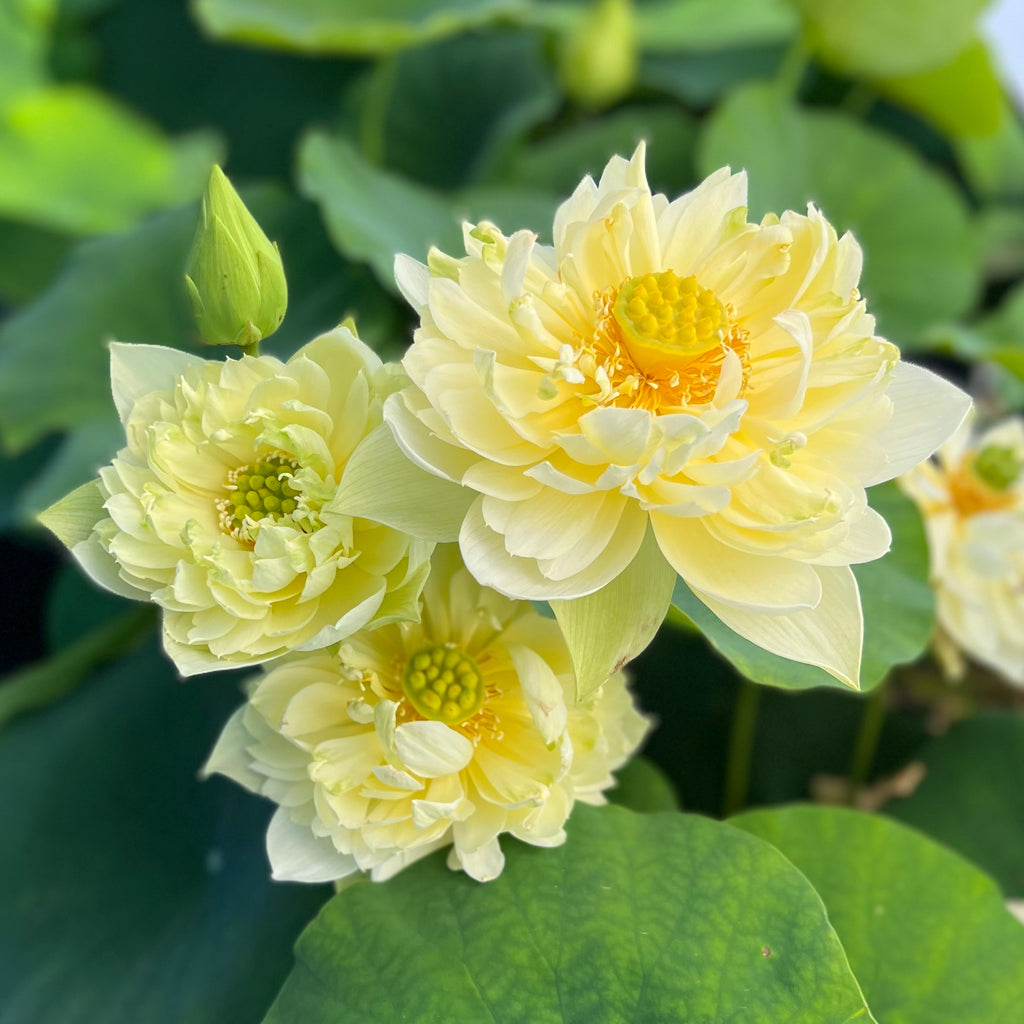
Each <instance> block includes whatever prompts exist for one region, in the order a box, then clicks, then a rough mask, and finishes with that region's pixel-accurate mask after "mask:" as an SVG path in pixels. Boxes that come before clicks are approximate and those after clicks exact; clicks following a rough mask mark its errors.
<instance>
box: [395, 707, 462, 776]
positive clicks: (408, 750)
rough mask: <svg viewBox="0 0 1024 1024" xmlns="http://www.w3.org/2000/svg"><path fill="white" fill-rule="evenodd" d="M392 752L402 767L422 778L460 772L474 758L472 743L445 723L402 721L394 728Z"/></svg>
mask: <svg viewBox="0 0 1024 1024" xmlns="http://www.w3.org/2000/svg"><path fill="white" fill-rule="evenodd" d="M395 751H396V752H397V754H398V757H399V758H400V759H401V762H402V764H403V765H404V766H405V767H406V768H407V769H408V770H409V771H410V772H412V773H413V774H415V775H419V776H420V777H421V778H424V779H433V778H436V777H437V776H439V775H448V774H450V773H451V772H459V771H462V769H463V768H465V767H466V765H467V764H469V762H470V760H471V759H472V757H473V744H472V743H470V742H469V740H468V739H466V737H465V736H463V735H462V733H459V732H456V731H455V730H454V729H450V728H449V727H448V726H447V725H445V724H444V722H430V721H416V722H405V723H404V724H402V725H400V726H398V728H397V729H395Z"/></svg>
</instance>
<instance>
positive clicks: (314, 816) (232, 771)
mask: <svg viewBox="0 0 1024 1024" xmlns="http://www.w3.org/2000/svg"><path fill="white" fill-rule="evenodd" d="M573 692H574V683H573V678H572V670H571V668H570V666H569V656H568V651H567V650H566V646H565V642H564V641H563V640H562V637H561V634H560V633H559V630H558V626H557V625H556V624H555V623H554V622H553V621H551V620H550V619H545V618H542V617H541V616H540V615H539V614H538V613H537V612H535V611H534V610H533V608H532V607H531V606H530V605H529V604H528V603H526V602H516V601H510V600H508V599H507V598H504V597H502V596H501V595H499V594H496V593H495V592H494V591H489V590H486V589H484V588H482V587H480V586H479V584H477V583H476V582H475V581H474V580H473V579H472V578H471V577H470V575H469V573H468V572H466V570H465V568H464V567H463V566H462V564H461V562H460V560H459V558H458V553H457V551H456V550H455V549H454V546H446V547H443V548H439V549H438V554H437V555H436V556H435V559H434V567H433V569H432V571H431V576H430V579H429V580H428V581H427V586H426V589H425V590H424V592H423V615H422V622H403V623H399V624H396V625H390V626H385V627H384V628H383V629H377V630H373V631H367V632H362V633H359V634H357V635H356V636H353V637H351V638H349V640H347V641H346V642H344V643H343V644H341V646H340V648H338V649H336V650H333V651H331V652H326V651H325V652H322V653H319V654H315V655H306V656H303V657H294V658H289V659H287V660H285V661H283V662H281V663H279V664H278V665H277V666H274V667H273V668H271V669H270V671H268V672H267V673H266V674H264V675H263V676H262V677H260V678H257V679H255V680H254V681H253V682H252V685H251V688H250V692H249V701H248V703H247V704H245V705H243V707H242V708H241V709H240V710H239V711H237V712H236V713H235V715H234V716H233V717H232V718H231V720H230V721H229V722H228V724H227V726H226V727H225V729H224V733H223V735H222V736H221V738H220V740H219V741H218V743H217V746H216V748H215V749H214V751H213V753H212V754H211V756H210V760H209V762H208V763H207V765H206V768H205V769H204V771H206V772H207V773H209V772H221V773H223V774H225V775H227V776H229V777H230V778H233V779H235V780H236V781H237V782H239V783H241V784H242V785H243V786H245V787H246V788H248V789H250V790H252V791H253V792H257V793H262V794H263V795H265V796H268V797H270V799H271V800H274V801H275V802H276V803H278V804H279V805H280V807H279V809H278V810H277V812H276V813H275V815H274V818H273V820H272V821H271V824H270V829H269V831H268V834H267V852H268V854H269V857H270V862H271V866H272V868H273V873H274V877H275V878H278V879H284V880H291V881H300V882H323V881H330V880H334V879H338V878H343V877H345V876H347V875H350V874H352V873H353V872H355V871H359V870H361V871H368V872H370V873H371V876H372V877H373V879H375V880H377V881H381V880H383V879H386V878H390V877H391V876H392V875H393V874H394V873H395V872H396V871H399V870H400V869H401V868H403V867H405V866H406V865H407V864H410V863H412V862H413V861H415V860H418V859H419V858H421V857H424V856H426V855H427V854H428V853H430V852H431V851H433V850H436V849H438V848H440V847H445V846H451V848H452V849H451V852H450V854H449V858H448V863H449V866H450V867H452V868H453V869H459V868H461V869H462V870H464V871H465V872H466V873H467V874H469V875H471V876H472V877H473V878H476V879H478V880H480V881H487V880H489V879H492V878H494V877H496V876H497V875H498V874H500V873H501V870H502V867H503V865H504V856H503V855H502V852H501V846H500V844H499V836H500V835H501V834H503V833H510V834H511V835H513V836H515V837H516V838H517V839H521V840H523V841H524V842H526V843H531V844H533V845H534V846H558V845H560V844H561V843H562V842H564V841H565V831H564V829H563V826H564V824H565V821H566V819H567V818H568V816H569V812H570V811H571V810H572V806H573V803H574V802H575V801H576V800H581V801H583V802H585V803H590V804H602V803H604V802H605V800H604V796H603V791H604V790H605V789H607V788H608V787H609V786H611V785H612V784H613V778H612V775H611V772H612V771H613V770H614V769H616V768H618V767H619V766H620V765H622V764H623V763H624V762H625V761H626V759H627V758H628V757H629V755H630V754H632V753H633V752H634V751H635V750H636V747H637V745H638V744H639V742H640V740H641V739H642V737H643V735H644V733H645V731H646V722H645V721H644V719H643V718H642V717H641V716H640V715H639V714H638V713H637V711H636V710H635V709H634V708H633V706H632V703H631V701H630V697H629V693H628V692H627V690H626V685H625V680H624V678H623V676H622V674H621V673H617V674H616V675H615V676H613V677H612V678H611V679H609V680H607V682H606V683H605V684H604V686H603V687H601V688H600V689H598V690H597V691H595V692H594V693H593V694H592V695H591V696H590V697H589V698H588V699H587V700H586V701H584V702H583V703H581V704H576V705H574V704H573Z"/></svg>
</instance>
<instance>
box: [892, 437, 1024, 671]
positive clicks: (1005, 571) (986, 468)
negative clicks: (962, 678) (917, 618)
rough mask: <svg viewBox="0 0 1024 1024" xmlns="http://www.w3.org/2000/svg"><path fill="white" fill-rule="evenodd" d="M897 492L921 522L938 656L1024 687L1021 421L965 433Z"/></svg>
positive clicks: (903, 482) (907, 478)
mask: <svg viewBox="0 0 1024 1024" xmlns="http://www.w3.org/2000/svg"><path fill="white" fill-rule="evenodd" d="M900 484H901V486H902V487H903V489H904V490H905V491H906V492H907V493H908V494H909V495H910V496H911V497H912V498H913V499H914V500H915V501H916V502H917V505H918V507H919V508H920V509H921V512H922V514H923V515H924V521H925V529H926V531H927V534H928V548H929V553H930V556H931V576H932V585H933V587H934V588H935V593H936V601H937V608H936V612H937V617H938V624H939V628H940V631H941V634H940V641H939V651H940V653H945V654H947V655H948V656H949V657H950V658H951V660H952V666H951V667H953V668H954V669H958V668H960V665H959V664H957V662H958V659H957V658H956V651H955V649H953V650H951V649H950V647H949V644H948V641H952V643H953V644H954V645H955V647H956V648H959V649H960V650H962V651H964V652H966V653H967V654H969V655H970V656H971V657H972V658H975V659H977V660H978V661H980V662H981V663H982V664H983V665H987V666H989V667H990V668H992V669H994V670H995V671H996V672H998V673H1000V674H1001V675H1002V676H1004V677H1005V678H1006V679H1007V680H1009V681H1010V682H1011V683H1015V684H1016V685H1018V686H1024V421H1021V420H1020V419H1017V418H1014V419H1009V420H1005V421H1003V422H1002V423H999V424H997V425H996V426H994V427H992V428H990V429H989V430H986V431H984V432H978V431H975V430H973V429H972V428H971V425H969V424H968V425H966V426H965V427H964V428H962V429H961V430H959V431H958V432H957V434H956V435H955V436H954V437H953V438H951V439H950V441H949V442H948V443H946V444H944V445H943V446H942V447H941V448H940V449H939V451H938V455H937V458H936V459H935V460H933V461H929V462H926V463H923V464H922V465H920V466H918V467H917V468H916V469H914V470H912V471H911V472H909V473H907V474H906V475H905V476H903V477H902V478H901V479H900Z"/></svg>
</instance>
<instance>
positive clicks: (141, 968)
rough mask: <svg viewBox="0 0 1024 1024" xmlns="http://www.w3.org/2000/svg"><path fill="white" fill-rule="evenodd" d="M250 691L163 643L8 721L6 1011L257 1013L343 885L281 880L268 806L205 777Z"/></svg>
mask: <svg viewBox="0 0 1024 1024" xmlns="http://www.w3.org/2000/svg"><path fill="white" fill-rule="evenodd" d="M240 699H241V694H240V693H239V691H238V689H237V682H236V681H235V677H232V678H225V677H218V678H216V679H215V680H210V679H204V680H202V681H200V682H198V683H188V684H184V683H181V682H180V681H179V680H177V679H176V678H175V675H174V670H173V668H172V667H171V666H170V663H169V662H168V661H167V660H166V659H165V658H164V657H162V656H161V655H160V653H159V652H158V651H156V650H155V649H154V647H153V646H152V645H150V646H149V647H148V648H147V649H146V650H144V651H141V652H139V653H137V654H134V655H132V656H131V657H129V658H128V659H126V660H124V661H123V662H121V663H120V664H119V665H118V666H116V667H115V668H110V669H107V670H105V671H103V672H102V673H100V674H99V675H98V676H97V677H95V678H94V679H92V680H91V681H89V682H88V683H87V684H85V685H84V686H83V687H82V688H81V689H79V690H78V692H76V693H75V694H73V695H72V696H71V697H69V698H68V699H67V700H66V701H65V702H64V703H62V704H61V705H60V706H59V707H56V708H53V709H51V710H49V711H47V712H45V713H41V714H36V715H34V716H32V717H31V718H27V719H23V720H22V721H20V722H16V723H14V724H12V725H11V726H9V727H8V729H7V730H6V731H5V732H4V733H3V735H2V741H0V801H2V803H3V806H4V807H5V808H6V810H7V824H8V827H9V828H10V830H11V832H10V833H9V834H10V835H16V836H17V837H18V841H17V842H6V843H4V844H3V845H2V847H0V922H2V924H0V949H2V950H3V955H2V956H0V992H3V1016H4V1020H5V1021H10V1022H11V1024H20V1022H22V1021H24V1022H26V1024H28V1022H31V1024H38V1022H40V1021H46V1022H47V1024H71V1022H76V1024H77V1022H84V1021H97V1020H103V1021H111V1022H113V1021H133V1022H143V1021H144V1022H147V1024H160V1022H163V1021H167V1022H168V1024H170V1022H172V1021H173V1022H176V1024H178V1022H181V1021H186V1020H187V1021H189V1022H190V1024H204V1022H210V1024H213V1022H216V1024H224V1022H225V1021H232V1022H239V1024H244V1022H246V1021H256V1020H258V1019H259V1017H260V1014H261V1013H262V1011H263V1010H264V1009H265V1007H266V1006H267V1004H269V1002H270V1001H271V1000H272V998H273V996H274V992H275V990H276V988H277V986H278V985H279V984H280V982H281V980H282V979H283V978H284V976H285V974H286V973H287V971H288V969H289V966H290V964H291V943H292V941H293V940H294V938H295V936H296V935H297V934H298V932H299V930H300V929H301V928H302V926H303V925H305V923H306V922H307V921H308V920H309V918H310V917H311V916H312V915H313V914H314V913H315V912H316V910H317V908H318V907H319V906H320V904H321V903H322V902H323V901H324V899H325V898H326V896H327V895H328V894H329V890H326V892H325V887H321V886H282V885H275V884H274V883H272V882H271V881H270V880H269V878H268V877H267V873H268V872H267V863H266V858H265V855H264V852H263V831H264V829H265V827H266V821H267V818H268V816H269V814H268V812H269V808H268V806H267V805H265V804H263V803H262V802H261V801H256V800H252V799H251V798H249V797H248V795H247V794H245V793H242V792H241V791H239V790H238V789H237V787H233V786H231V785H230V783H227V782H226V781H224V780H222V779H212V780H210V781H209V782H199V781H198V780H197V779H196V771H197V769H198V767H199V765H200V764H201V763H202V761H203V759H204V758H205V756H206V754H207V753H208V752H209V750H210V749H211V747H212V745H213V742H214V740H215V738H216V736H217V733H218V731H219V729H220V727H221V726H222V724H223V721H224V719H225V717H226V716H227V715H228V713H229V712H230V711H231V710H232V708H233V707H234V706H235V705H236V704H238V703H239V701H240Z"/></svg>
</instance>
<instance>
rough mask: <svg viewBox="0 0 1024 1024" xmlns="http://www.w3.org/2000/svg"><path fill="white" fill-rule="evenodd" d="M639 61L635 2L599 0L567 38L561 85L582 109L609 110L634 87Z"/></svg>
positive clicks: (563, 56) (628, 0) (563, 55)
mask: <svg viewBox="0 0 1024 1024" xmlns="http://www.w3.org/2000/svg"><path fill="white" fill-rule="evenodd" d="M636 62H637V52H636V31H635V26H634V22H633V4H632V0H597V2H596V3H594V4H592V6H591V7H590V8H589V9H588V10H586V11H585V12H584V13H583V14H582V15H581V17H580V19H579V21H578V22H577V23H576V25H575V26H574V27H573V28H572V29H571V30H570V32H569V34H568V36H567V37H566V40H565V46H564V48H563V50H562V62H561V69H560V70H561V77H562V84H563V85H564V86H565V90H566V92H568V94H569V95H570V96H571V97H572V98H573V99H574V100H575V101H576V102H577V103H579V104H580V105H581V106H584V107H590V108H594V109H599V108H601V107H607V106H610V105H611V104H612V103H614V102H615V101H616V100H620V99H622V97H623V96H625V95H626V93H627V92H629V90H630V89H631V88H632V87H633V81H634V79H635V78H636Z"/></svg>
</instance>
